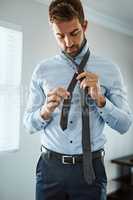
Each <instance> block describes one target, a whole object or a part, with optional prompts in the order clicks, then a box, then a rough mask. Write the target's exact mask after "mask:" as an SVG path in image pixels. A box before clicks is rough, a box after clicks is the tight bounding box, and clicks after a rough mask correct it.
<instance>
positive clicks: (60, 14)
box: [49, 0, 85, 24]
mask: <svg viewBox="0 0 133 200" xmlns="http://www.w3.org/2000/svg"><path fill="white" fill-rule="evenodd" d="M73 18H78V19H79V22H80V23H81V24H83V22H84V18H85V17H84V11H83V6H82V3H81V1H80V0H52V2H51V3H50V5H49V19H50V22H51V23H53V22H54V21H70V20H72V19H73Z"/></svg>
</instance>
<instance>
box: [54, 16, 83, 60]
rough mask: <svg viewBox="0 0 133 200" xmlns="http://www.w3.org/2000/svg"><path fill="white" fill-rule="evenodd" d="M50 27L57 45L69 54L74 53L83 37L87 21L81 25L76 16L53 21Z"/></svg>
mask: <svg viewBox="0 0 133 200" xmlns="http://www.w3.org/2000/svg"><path fill="white" fill-rule="evenodd" d="M52 27H53V32H54V34H55V37H56V40H57V42H58V45H59V47H60V48H61V49H62V50H63V51H65V52H66V53H68V54H69V55H70V56H74V55H76V53H77V52H78V50H79V48H80V46H81V44H82V42H83V40H84V38H85V31H86V27H87V22H86V21H85V22H84V24H83V25H81V24H80V22H79V20H78V18H74V19H72V20H71V21H66V22H63V21H62V22H54V23H53V24H52Z"/></svg>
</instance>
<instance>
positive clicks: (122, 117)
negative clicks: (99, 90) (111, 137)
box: [98, 69, 133, 134]
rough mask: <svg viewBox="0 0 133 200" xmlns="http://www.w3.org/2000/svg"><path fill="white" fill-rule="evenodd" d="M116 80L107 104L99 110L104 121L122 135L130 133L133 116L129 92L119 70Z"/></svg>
mask: <svg viewBox="0 0 133 200" xmlns="http://www.w3.org/2000/svg"><path fill="white" fill-rule="evenodd" d="M114 77H115V80H114V81H113V84H112V87H111V88H110V89H109V91H108V93H107V95H106V104H105V106H104V107H103V108H98V112H99V114H100V115H101V117H102V118H103V120H104V121H105V122H106V123H107V124H108V125H109V126H110V127H111V128H113V129H114V130H116V131H118V132H120V133H121V134H123V133H125V132H127V131H128V129H129V127H130V126H131V123H132V121H133V115H132V113H131V110H130V108H129V105H128V100H127V92H126V88H125V86H124V83H123V78H122V75H121V72H120V70H119V69H117V73H115V76H114Z"/></svg>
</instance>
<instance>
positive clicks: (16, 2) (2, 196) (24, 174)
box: [0, 0, 133, 200]
mask: <svg viewBox="0 0 133 200" xmlns="http://www.w3.org/2000/svg"><path fill="white" fill-rule="evenodd" d="M0 20H4V21H8V22H11V23H15V24H18V25H21V26H22V29H23V34H24V46H23V47H24V49H23V73H22V86H23V88H24V89H25V88H26V87H28V86H29V81H30V78H31V73H32V71H33V69H34V67H35V66H36V64H37V63H38V62H39V61H40V60H42V59H44V58H46V57H50V56H51V55H54V54H55V53H56V52H57V45H56V43H55V40H54V38H53V36H52V34H51V35H50V34H49V32H51V30H50V29H49V25H48V21H47V8H46V7H45V6H43V5H41V4H37V3H32V2H31V1H30V0H27V1H26V0H23V1H20V0H0ZM87 36H88V40H89V44H90V47H91V49H92V50H93V51H94V52H95V53H96V54H98V55H101V56H105V57H108V58H111V59H113V60H114V61H115V62H116V63H118V64H119V65H120V68H121V70H122V72H123V74H124V79H125V82H126V85H127V88H128V94H129V102H130V105H132V98H133V94H132V88H131V87H132V77H131V76H132V74H133V73H132V72H133V69H132V65H133V56H132V52H133V38H132V37H127V36H125V35H123V34H119V33H116V32H113V31H110V30H108V29H105V28H102V27H100V26H98V25H96V24H93V23H90V24H89V30H88V33H87ZM24 91H25V90H24ZM25 93H26V92H25ZM24 106H25V98H24V97H23V96H22V104H21V110H22V115H23V111H24ZM132 110H133V105H132ZM22 115H21V118H22ZM7 121H8V117H7ZM105 134H106V136H107V140H108V143H107V145H106V149H107V151H106V169H107V174H108V177H109V179H111V178H112V177H116V176H117V169H116V167H115V166H114V165H113V164H111V163H110V159H112V158H115V157H118V156H121V155H127V154H130V153H133V145H132V141H133V135H132V128H131V130H130V131H129V132H128V133H127V134H125V135H124V136H120V135H119V134H118V133H116V132H115V131H112V130H111V129H109V128H108V127H106V129H105ZM20 139H21V140H20V150H19V151H18V152H16V153H8V154H0V200H9V199H10V200H18V199H19V200H27V199H28V200H33V199H34V191H35V166H36V162H37V158H38V156H39V153H40V149H39V148H40V141H39V135H38V134H35V135H32V136H31V135H30V134H28V133H26V131H25V130H24V128H23V125H22V124H21V128H20Z"/></svg>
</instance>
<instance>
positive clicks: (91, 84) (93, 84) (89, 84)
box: [80, 79, 97, 89]
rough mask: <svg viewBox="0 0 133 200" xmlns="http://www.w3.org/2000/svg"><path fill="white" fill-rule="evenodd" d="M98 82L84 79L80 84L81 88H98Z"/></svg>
mask: <svg viewBox="0 0 133 200" xmlns="http://www.w3.org/2000/svg"><path fill="white" fill-rule="evenodd" d="M96 84H97V83H96V82H95V81H89V80H88V79H84V80H83V81H81V83H80V88H82V89H85V88H86V87H96Z"/></svg>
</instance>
